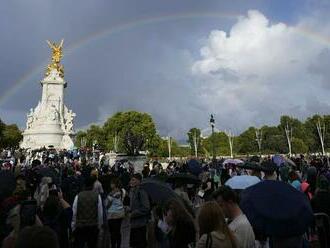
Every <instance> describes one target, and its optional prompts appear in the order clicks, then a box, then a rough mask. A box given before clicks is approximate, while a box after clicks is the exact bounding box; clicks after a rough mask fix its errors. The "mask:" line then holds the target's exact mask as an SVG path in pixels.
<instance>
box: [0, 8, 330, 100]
mask: <svg viewBox="0 0 330 248" xmlns="http://www.w3.org/2000/svg"><path fill="white" fill-rule="evenodd" d="M239 16H241V15H239V14H235V13H222V12H203V13H200V12H198V13H183V14H182V13H180V14H173V15H163V16H156V17H145V18H141V19H137V20H132V21H129V22H127V23H121V24H118V25H115V26H111V27H108V28H106V29H103V30H99V31H97V32H95V33H92V34H90V35H88V36H86V37H84V38H82V39H80V40H78V41H76V42H74V43H73V44H72V45H70V46H68V47H67V48H66V49H64V54H65V56H70V55H71V54H72V53H74V52H77V51H78V50H79V49H82V48H84V47H85V46H86V45H88V44H90V43H91V42H95V41H97V40H101V39H103V38H106V37H109V36H111V35H115V34H118V33H121V32H123V31H127V30H132V29H135V28H139V27H143V26H146V25H150V24H156V23H161V22H168V21H178V20H184V19H196V18H220V19H237V18H238V17H239ZM293 30H294V31H295V32H297V33H299V34H301V35H303V36H305V37H307V38H310V39H312V40H314V41H316V42H319V43H322V44H324V45H326V46H330V37H325V36H322V35H320V34H319V33H316V32H313V31H312V30H309V29H306V28H293ZM47 63H48V60H45V61H43V62H42V63H41V64H39V65H37V66H35V67H33V68H32V69H31V70H29V71H28V72H26V73H25V74H24V75H23V76H22V77H20V78H19V79H18V80H17V81H16V82H14V83H13V84H12V86H11V87H10V88H9V89H8V90H7V91H4V92H3V93H2V94H0V106H1V105H2V104H4V103H5V102H6V101H7V100H9V98H10V97H11V96H13V95H14V94H15V93H16V92H18V91H19V90H20V89H21V88H22V87H23V86H24V85H25V84H26V83H28V82H30V81H31V80H32V79H33V78H34V77H35V76H37V75H38V74H40V73H42V71H43V70H44V69H45V66H46V65H47Z"/></svg>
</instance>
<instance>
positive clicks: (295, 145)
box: [292, 137, 308, 154]
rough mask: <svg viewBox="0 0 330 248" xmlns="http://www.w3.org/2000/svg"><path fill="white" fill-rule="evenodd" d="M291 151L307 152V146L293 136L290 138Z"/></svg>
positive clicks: (297, 152)
mask: <svg viewBox="0 0 330 248" xmlns="http://www.w3.org/2000/svg"><path fill="white" fill-rule="evenodd" d="M292 152H293V153H296V154H299V153H307V152H308V146H307V145H306V144H305V142H304V141H303V140H302V139H299V138H295V137H293V139H292Z"/></svg>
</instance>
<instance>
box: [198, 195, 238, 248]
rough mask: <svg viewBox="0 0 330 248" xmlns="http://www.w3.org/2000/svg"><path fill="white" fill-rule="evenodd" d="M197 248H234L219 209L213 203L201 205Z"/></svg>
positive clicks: (233, 238) (230, 233)
mask: <svg viewBox="0 0 330 248" xmlns="http://www.w3.org/2000/svg"><path fill="white" fill-rule="evenodd" d="M198 225H199V236H200V238H199V241H198V243H197V248H205V247H206V248H218V247H222V248H235V247H236V240H235V237H234V235H233V233H232V232H231V231H230V230H229V228H228V226H227V223H226V221H225V217H224V215H223V213H222V210H221V208H219V206H218V204H217V203H216V202H214V201H209V202H206V203H204V204H203V205H202V207H201V209H200V211H199V214H198Z"/></svg>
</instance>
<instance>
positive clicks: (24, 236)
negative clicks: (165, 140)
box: [0, 149, 330, 248]
mask: <svg viewBox="0 0 330 248" xmlns="http://www.w3.org/2000/svg"><path fill="white" fill-rule="evenodd" d="M0 161H1V164H0V166H1V171H0V241H1V243H2V247H4V248H10V247H54V248H55V247H63V248H67V247H79V248H80V247H81V248H83V247H86V246H87V247H88V248H91V247H113V248H119V247H132V248H143V247H156V248H157V247H159V248H192V247H197V248H204V247H205V248H216V247H224V248H227V247H228V248H231V247H237V248H252V247H270V248H272V247H276V248H277V247H278V248H285V247H288V248H289V247H290V248H295V247H297V248H298V247H299V248H301V247H311V245H313V244H316V243H317V244H318V245H319V247H330V226H329V225H330V222H329V216H330V188H329V183H330V169H329V166H328V162H329V161H328V159H327V158H324V157H321V156H319V157H316V156H314V157H313V156H311V157H308V158H306V157H304V156H302V155H301V156H299V157H296V158H291V159H288V158H285V157H284V156H279V155H277V156H268V157H264V158H260V157H258V156H254V157H245V158H244V159H242V160H237V159H236V160H235V159H227V160H225V159H219V160H213V161H205V160H197V159H190V160H187V161H171V162H169V163H168V164H166V165H164V164H161V163H159V162H157V160H153V161H151V160H150V161H146V162H145V164H144V166H143V168H135V167H134V165H133V164H132V163H130V162H129V161H127V160H125V161H124V160H118V161H117V162H116V163H115V164H114V165H109V164H108V163H105V162H104V160H102V158H100V159H98V160H97V159H95V157H94V156H93V157H86V156H82V154H81V153H80V152H65V151H61V152H58V151H56V150H54V149H44V150H40V151H34V152H32V153H31V152H30V153H29V154H27V153H26V152H25V151H9V150H8V151H3V152H2V153H1V158H0ZM273 189H274V191H272V190H273ZM253 197H254V198H255V199H254V198H253ZM251 202H252V203H251ZM260 202H261V203H260ZM254 203H255V204H254ZM282 206H283V207H284V209H283V207H282ZM281 207H282V209H280V208H281ZM259 208H260V209H259ZM285 208H287V209H285ZM300 210H301V211H302V214H301V213H300V212H299V211H300ZM290 211H291V212H290ZM283 212H287V214H285V213H283ZM295 215H297V216H296V219H294V217H295ZM123 223H128V224H127V226H128V227H129V228H128V230H124V229H123ZM283 223H284V224H283ZM282 224H283V225H282ZM128 235H129V238H127V237H126V236H128ZM125 239H128V240H129V242H128V243H129V245H128V244H126V243H125V242H123V240H125Z"/></svg>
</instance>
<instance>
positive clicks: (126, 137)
mask: <svg viewBox="0 0 330 248" xmlns="http://www.w3.org/2000/svg"><path fill="white" fill-rule="evenodd" d="M329 131H330V115H314V116H311V117H309V118H307V119H306V120H304V121H301V120H299V119H297V118H293V117H290V116H281V118H280V121H279V124H278V125H277V126H262V127H260V128H257V127H253V126H251V127H249V128H247V129H246V130H245V131H243V132H242V133H241V134H239V135H233V134H232V133H230V132H223V131H219V132H214V133H213V134H211V135H209V136H208V137H202V134H201V129H199V128H197V127H194V128H191V129H190V130H188V132H187V136H186V137H187V142H186V143H187V144H188V145H180V144H179V142H178V141H177V140H175V138H174V137H161V136H160V135H159V133H158V132H157V129H156V125H155V122H154V120H153V118H152V116H151V115H150V114H147V113H141V112H137V111H127V112H118V113H116V114H114V115H113V116H111V117H109V118H108V119H107V121H106V122H105V123H104V124H101V125H91V126H90V127H89V128H88V129H87V130H83V131H79V132H77V134H76V136H75V145H76V146H77V147H79V148H80V147H87V148H88V147H89V148H92V147H95V148H98V149H101V150H103V151H114V152H118V153H126V154H128V155H137V154H139V152H140V151H147V152H148V153H149V155H150V156H159V157H168V156H169V150H170V152H171V155H172V156H175V157H186V156H190V155H193V156H195V155H197V156H201V157H210V156H212V153H213V144H214V151H215V155H216V156H230V155H231V154H233V155H235V154H238V155H248V154H258V153H262V154H274V153H281V154H288V153H290V148H291V153H293V154H300V153H322V152H323V150H324V152H327V151H329V145H330V132H329ZM21 140H22V133H21V131H20V130H19V128H18V127H17V125H15V124H10V125H7V124H5V123H4V122H2V121H1V120H0V148H7V147H14V148H17V147H18V146H19V142H20V141H21ZM289 144H290V145H289ZM230 145H232V147H231V146H230ZM231 148H232V149H231Z"/></svg>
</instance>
